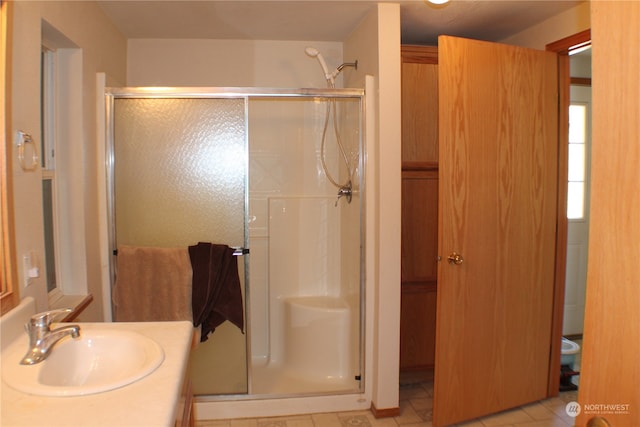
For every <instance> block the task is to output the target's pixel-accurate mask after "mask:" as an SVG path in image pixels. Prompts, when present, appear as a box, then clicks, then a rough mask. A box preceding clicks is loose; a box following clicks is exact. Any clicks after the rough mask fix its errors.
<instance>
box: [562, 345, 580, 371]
mask: <svg viewBox="0 0 640 427" xmlns="http://www.w3.org/2000/svg"><path fill="white" fill-rule="evenodd" d="M578 353H580V346H579V345H578V344H577V343H575V342H573V341H571V340H569V339H567V338H565V337H562V350H561V354H562V356H560V365H567V366H568V367H569V368H570V369H571V370H574V369H575V362H576V355H577V354H578Z"/></svg>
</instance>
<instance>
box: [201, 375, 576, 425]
mask: <svg viewBox="0 0 640 427" xmlns="http://www.w3.org/2000/svg"><path fill="white" fill-rule="evenodd" d="M576 399H577V392H575V391H570V392H564V393H561V394H560V396H558V397H555V398H551V399H546V400H543V401H540V402H536V403H532V404H530V405H526V406H522V407H520V408H517V409H513V410H510V411H505V412H501V413H499V414H495V415H491V416H488V417H484V418H480V419H477V420H473V421H470V422H467V423H464V424H460V426H464V427H498V426H500V427H569V426H573V418H571V417H569V416H568V415H567V414H566V412H565V407H566V404H567V403H568V402H571V401H575V400H576ZM432 406H433V382H432V381H430V380H427V381H420V382H415V383H411V382H408V383H405V384H403V385H401V386H400V415H399V416H397V417H393V418H382V419H376V418H375V417H374V416H373V415H372V414H371V412H369V411H355V412H338V413H325V414H307V415H296V416H290V417H273V418H250V419H249V418H247V419H233V420H208V421H197V422H196V427H430V426H431V425H432V424H431V411H432Z"/></svg>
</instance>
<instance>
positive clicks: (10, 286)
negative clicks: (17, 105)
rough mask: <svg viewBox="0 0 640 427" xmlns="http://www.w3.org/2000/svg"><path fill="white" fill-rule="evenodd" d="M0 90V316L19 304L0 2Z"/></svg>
mask: <svg viewBox="0 0 640 427" xmlns="http://www.w3.org/2000/svg"><path fill="white" fill-rule="evenodd" d="M0 8H1V9H0V21H1V22H0V23H1V25H0V28H2V34H0V36H1V37H0V40H2V45H1V46H0V87H2V89H3V92H4V97H3V98H2V100H1V101H0V135H2V147H1V148H0V170H1V171H2V172H1V176H0V274H1V275H2V285H1V286H2V287H1V288H0V302H1V308H2V311H1V313H2V314H5V313H6V312H7V311H9V310H11V309H12V308H13V307H15V306H17V305H18V303H19V302H20V295H19V292H18V287H17V286H16V283H17V282H16V280H15V279H16V277H17V275H16V263H15V250H14V247H13V242H14V239H13V209H12V204H11V200H12V197H11V188H12V187H11V183H12V180H11V173H10V172H9V171H11V170H12V169H11V168H12V163H11V154H12V150H11V135H10V132H9V126H7V125H8V123H10V122H11V108H10V105H11V85H10V82H11V78H10V76H11V68H10V66H9V65H10V63H11V59H10V58H11V40H10V36H11V18H10V17H11V3H10V2H7V1H2V3H1V4H0Z"/></svg>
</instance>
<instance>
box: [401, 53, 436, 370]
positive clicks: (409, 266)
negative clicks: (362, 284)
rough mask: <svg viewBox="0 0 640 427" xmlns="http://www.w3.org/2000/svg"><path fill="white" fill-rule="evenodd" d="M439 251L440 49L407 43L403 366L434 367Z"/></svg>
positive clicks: (404, 64) (404, 56) (404, 63)
mask: <svg viewBox="0 0 640 427" xmlns="http://www.w3.org/2000/svg"><path fill="white" fill-rule="evenodd" d="M437 255H438V49H437V48H436V47H433V46H402V254H401V259H402V275H401V283H402V284H401V301H400V302H401V307H400V371H401V372H404V373H407V375H409V376H413V377H415V376H416V375H420V376H421V377H423V378H424V375H428V374H427V372H428V371H430V370H432V369H433V362H434V357H435V342H436V339H435V336H436V293H437V283H436V279H437V269H438V266H437V261H436V260H437Z"/></svg>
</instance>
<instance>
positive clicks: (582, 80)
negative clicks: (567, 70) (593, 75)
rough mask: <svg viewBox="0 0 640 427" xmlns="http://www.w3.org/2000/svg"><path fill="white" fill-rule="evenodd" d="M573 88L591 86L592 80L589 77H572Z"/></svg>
mask: <svg viewBox="0 0 640 427" xmlns="http://www.w3.org/2000/svg"><path fill="white" fill-rule="evenodd" d="M571 85H572V86H591V79H590V78H588V77H571Z"/></svg>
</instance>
